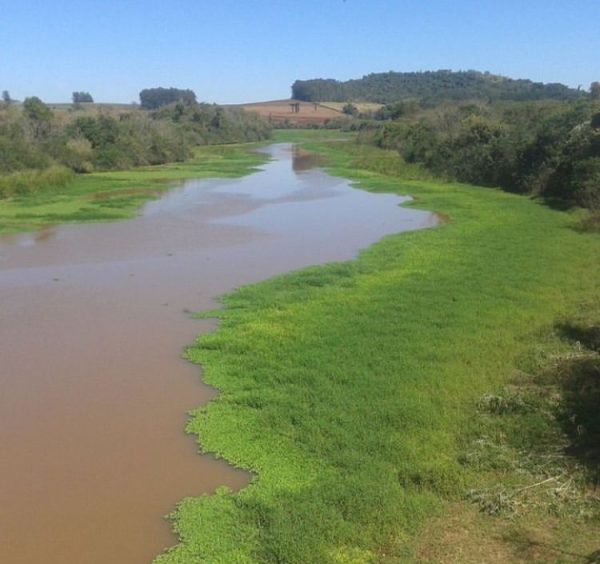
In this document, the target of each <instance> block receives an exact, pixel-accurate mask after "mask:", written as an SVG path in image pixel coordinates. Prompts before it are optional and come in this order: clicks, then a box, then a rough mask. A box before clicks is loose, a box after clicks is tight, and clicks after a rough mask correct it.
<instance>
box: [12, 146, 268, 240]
mask: <svg viewBox="0 0 600 564" xmlns="http://www.w3.org/2000/svg"><path fill="white" fill-rule="evenodd" d="M253 146H255V145H253V144H243V145H219V146H208V147H200V148H197V149H196V151H195V156H194V158H193V159H191V160H190V161H186V162H183V163H173V164H166V165H160V166H149V167H140V168H135V169H132V170H124V171H117V172H98V173H93V174H79V175H76V176H75V177H74V178H73V179H72V180H71V181H69V182H67V183H66V184H64V185H60V186H48V187H44V186H40V187H39V188H38V189H37V190H36V191H35V192H31V193H27V194H24V195H22V196H16V197H13V198H8V199H0V234H6V233H14V232H18V231H29V230H31V231H33V230H36V229H40V228H42V227H46V226H49V225H53V224H57V223H80V222H87V221H114V220H118V219H125V218H129V217H132V216H133V215H135V212H136V210H137V209H138V208H139V207H140V205H141V204H143V203H144V202H146V201H148V200H151V199H155V198H157V197H158V196H159V195H160V194H161V193H162V192H164V191H165V190H168V189H170V188H172V187H173V185H174V183H176V182H177V181H182V180H185V179H189V178H215V177H234V176H243V175H244V174H249V173H250V172H252V170H254V168H255V167H256V166H258V165H260V164H262V163H264V162H265V161H266V160H267V157H266V156H265V155H261V154H260V153H257V152H250V151H249V148H252V147H253Z"/></svg>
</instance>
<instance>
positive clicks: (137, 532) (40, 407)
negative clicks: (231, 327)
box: [0, 145, 435, 564]
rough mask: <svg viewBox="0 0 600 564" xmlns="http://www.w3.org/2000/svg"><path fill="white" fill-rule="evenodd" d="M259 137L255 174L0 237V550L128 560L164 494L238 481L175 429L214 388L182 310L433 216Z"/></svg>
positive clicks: (153, 529)
mask: <svg viewBox="0 0 600 564" xmlns="http://www.w3.org/2000/svg"><path fill="white" fill-rule="evenodd" d="M266 150H267V151H268V153H269V154H270V155H271V156H272V161H271V162H269V163H267V164H266V165H264V167H263V170H261V171H259V172H257V173H256V174H253V175H251V176H247V177H244V178H240V179H233V180H231V179H228V180H222V179H221V180H214V181H206V180H203V181H189V182H186V183H184V184H183V185H181V186H180V187H177V188H174V189H173V190H172V191H170V192H168V193H167V194H165V195H164V196H163V197H162V198H161V199H159V200H156V201H152V202H149V203H148V204H146V205H145V206H144V207H143V209H142V210H141V213H140V215H139V217H137V218H136V219H134V220H131V221H125V222H118V223H113V224H89V225H79V226H74V225H67V226H59V227H55V228H52V229H47V230H44V231H41V232H38V233H35V234H26V235H18V236H11V237H5V238H2V239H0V303H1V304H2V308H1V309H0V358H1V359H2V362H1V363H0V451H1V452H2V457H1V458H0V504H1V506H2V511H1V512H0V547H1V548H0V551H1V552H0V554H1V555H2V558H1V560H2V561H3V562H10V563H11V564H25V563H27V564H30V563H32V562H44V563H46V564H58V563H60V564H64V563H71V562H73V563H78V564H92V563H103V564H104V563H107V562H110V563H112V564H119V563H123V564H136V563H140V564H141V563H147V562H149V561H150V560H151V558H152V557H153V555H155V554H156V553H158V552H160V550H161V549H162V548H163V547H164V546H167V545H170V544H173V542H174V541H175V539H174V538H173V536H172V535H171V533H170V531H169V527H168V524H167V523H166V522H165V521H164V520H163V519H162V516H163V515H164V514H166V513H167V512H169V511H170V510H172V509H173V507H174V504H175V503H176V502H177V501H178V500H180V499H181V498H183V497H185V496H187V495H199V494H201V493H203V492H211V491H214V489H215V488H216V487H218V486H219V485H222V484H226V485H229V486H230V487H232V488H239V487H242V486H244V485H245V484H246V483H247V480H248V475H247V474H246V473H245V472H241V471H236V470H235V469H233V468H231V467H229V466H228V465H227V464H226V463H225V462H223V461H217V460H214V459H213V458H212V457H208V456H199V455H198V454H197V452H196V451H197V448H196V445H195V444H194V441H193V439H192V438H190V437H188V436H186V435H185V433H184V431H183V429H184V425H185V413H186V412H187V411H188V410H189V409H191V408H194V407H196V406H197V405H199V404H201V403H203V402H205V401H207V400H208V399H210V398H211V397H213V395H214V392H213V391H212V390H210V389H209V388H207V387H205V386H203V385H202V384H201V383H200V381H199V378H198V368H197V367H195V366H192V365H190V364H188V363H186V362H184V361H183V360H181V358H180V353H181V350H182V347H183V346H184V345H185V344H186V343H190V342H191V341H192V340H193V339H194V337H195V335H197V334H198V333H201V332H205V331H208V330H210V329H212V328H213V326H214V325H213V323H212V322H210V321H198V320H191V319H189V318H188V316H186V315H185V313H184V312H185V311H190V310H192V311H194V310H204V309H211V308H213V307H215V297H216V296H218V295H219V294H222V293H223V292H226V291H230V290H232V289H234V288H235V287H238V286H240V285H242V284H248V283H251V282H255V281H258V280H262V279H265V278H268V277H270V276H272V275H274V274H277V273H281V272H285V271H289V270H292V269H296V268H300V267H303V266H307V265H311V264H317V263H324V262H329V261H333V260H345V259H349V258H351V257H353V256H355V255H356V253H357V251H358V250H359V249H361V248H363V247H366V246H367V245H370V244H371V243H373V242H375V241H377V240H378V239H380V238H381V237H382V236H384V235H386V234H389V233H395V232H398V231H402V230H406V229H417V228H420V227H425V226H429V225H432V224H434V223H435V218H434V217H433V216H432V215H431V214H428V213H426V212H422V211H416V210H412V209H406V208H402V207H399V206H398V204H399V203H400V202H401V201H402V199H401V198H399V197H397V196H393V195H381V194H379V195H376V194H371V193H368V192H364V191H361V190H356V189H353V188H351V187H350V186H349V184H348V183H347V182H346V181H344V180H342V179H339V178H334V177H331V176H329V175H327V174H325V173H324V172H323V171H321V170H315V169H311V164H310V163H311V162H313V163H314V161H311V159H313V157H311V156H308V155H306V154H304V153H303V152H301V151H298V150H293V149H292V147H291V146H290V145H274V146H272V147H269V148H268V149H266Z"/></svg>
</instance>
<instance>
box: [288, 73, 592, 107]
mask: <svg viewBox="0 0 600 564" xmlns="http://www.w3.org/2000/svg"><path fill="white" fill-rule="evenodd" d="M583 95H584V93H583V92H580V91H579V90H574V89H572V88H568V87H567V86H565V85H563V84H542V83H540V82H532V81H531V80H515V79H511V78H506V77H503V76H497V75H493V74H490V73H482V72H477V71H473V70H470V71H460V72H453V71H449V70H438V71H427V72H386V73H374V74H369V75H367V76H364V77H362V78H359V79H354V80H348V81H345V82H341V81H338V80H333V79H313V80H297V81H296V82H294V84H293V85H292V98H296V99H298V100H306V101H310V102H322V101H330V102H347V101H348V100H352V101H365V102H378V103H381V104H387V103H391V102H396V101H398V100H403V99H406V98H418V99H419V100H421V101H422V102H423V103H425V104H430V103H436V102H440V101H443V100H544V99H553V100H574V99H577V98H580V97H582V96H583Z"/></svg>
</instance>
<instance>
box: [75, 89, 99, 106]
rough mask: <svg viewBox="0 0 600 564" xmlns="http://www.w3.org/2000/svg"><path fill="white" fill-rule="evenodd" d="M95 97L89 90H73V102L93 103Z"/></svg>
mask: <svg viewBox="0 0 600 564" xmlns="http://www.w3.org/2000/svg"><path fill="white" fill-rule="evenodd" d="M93 101H94V99H93V98H92V95H91V94H90V93H89V92H73V104H84V103H91V102H93Z"/></svg>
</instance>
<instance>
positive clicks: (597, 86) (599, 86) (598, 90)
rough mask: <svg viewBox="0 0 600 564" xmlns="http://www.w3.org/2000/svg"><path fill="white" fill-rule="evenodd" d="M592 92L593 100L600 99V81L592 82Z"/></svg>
mask: <svg viewBox="0 0 600 564" xmlns="http://www.w3.org/2000/svg"><path fill="white" fill-rule="evenodd" d="M590 94H591V95H592V99H593V100H600V82H592V85H591V86H590Z"/></svg>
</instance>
